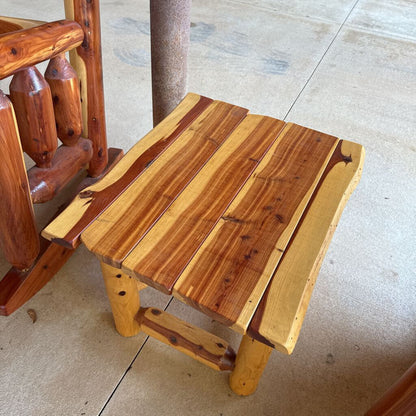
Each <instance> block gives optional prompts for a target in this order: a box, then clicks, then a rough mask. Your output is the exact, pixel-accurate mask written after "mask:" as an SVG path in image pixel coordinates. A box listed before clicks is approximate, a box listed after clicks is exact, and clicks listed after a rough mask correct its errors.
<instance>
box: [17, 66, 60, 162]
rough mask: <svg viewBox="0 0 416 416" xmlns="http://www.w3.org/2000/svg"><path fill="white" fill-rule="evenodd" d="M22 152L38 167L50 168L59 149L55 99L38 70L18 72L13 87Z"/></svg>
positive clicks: (31, 68) (33, 68)
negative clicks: (53, 100) (53, 102)
mask: <svg viewBox="0 0 416 416" xmlns="http://www.w3.org/2000/svg"><path fill="white" fill-rule="evenodd" d="M10 99H11V100H12V103H13V107H14V111H15V113H16V118H17V124H18V125H19V132H20V140H21V141H22V147H23V150H24V151H25V152H26V153H27V154H28V155H29V156H30V157H31V158H32V159H33V161H34V162H35V163H36V166H38V167H40V168H49V167H51V164H52V158H53V156H54V154H55V152H56V149H57V148H58V139H57V136H56V126H55V115H54V111H53V104H52V95H51V90H50V88H49V85H48V83H47V82H46V81H45V79H44V78H43V76H42V75H41V73H40V72H39V71H38V69H37V68H36V67H30V68H28V69H24V70H22V71H19V72H18V73H17V74H15V75H14V76H13V79H12V81H11V83H10Z"/></svg>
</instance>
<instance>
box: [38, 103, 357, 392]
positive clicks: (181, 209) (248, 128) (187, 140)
mask: <svg viewBox="0 0 416 416" xmlns="http://www.w3.org/2000/svg"><path fill="white" fill-rule="evenodd" d="M191 98H194V97H191ZM181 111H183V108H182V110H181ZM171 117H177V114H176V111H174V112H173V113H172V114H171ZM233 117H234V124H235V126H234V128H230V120H231V119H232V118H233ZM236 117H237V118H239V119H238V120H237V119H236ZM227 118H228V120H227ZM168 126H169V125H168ZM227 129H228V130H229V131H228V132H227ZM171 130H172V126H169V128H167V129H166V130H165V128H164V127H163V122H162V123H161V124H159V125H158V126H157V127H156V128H155V129H154V130H153V134H155V135H156V134H157V135H159V137H156V136H153V138H152V140H153V141H152V142H151V143H154V142H156V143H158V140H160V137H163V136H164V135H166V134H169V133H170V132H171ZM150 137H152V136H150ZM145 139H146V138H145ZM145 139H143V140H145ZM150 148H151V147H150ZM136 150H137V149H136ZM145 153H146V152H145ZM127 156H128V155H127ZM134 157H136V158H137V157H138V156H137V153H134ZM138 159H140V156H139V157H138ZM363 159H364V151H363V149H362V147H361V146H360V145H356V144H354V143H351V142H347V141H340V140H339V139H338V138H336V137H333V136H330V135H328V134H324V133H321V132H318V131H315V130H311V129H308V128H306V127H302V126H298V125H295V124H291V123H289V124H286V125H285V126H284V122H282V121H279V120H275V119H272V118H270V117H262V116H253V115H246V110H244V109H241V108H239V107H233V106H230V105H226V104H225V103H221V102H218V101H214V102H213V103H210V104H208V107H207V108H206V110H205V111H204V112H203V113H202V114H201V115H200V116H199V117H198V118H196V120H195V121H194V122H193V123H191V124H189V125H188V127H187V129H186V130H185V131H183V133H182V134H181V135H180V136H179V137H178V138H177V139H176V140H175V142H174V143H173V144H172V145H171V146H170V147H169V148H167V150H166V151H165V152H164V153H163V154H162V155H161V156H160V157H159V158H158V159H156V160H155V161H154V162H153V163H152V164H151V166H150V167H149V168H148V169H147V170H146V171H145V173H144V174H143V175H141V176H137V178H136V179H134V180H133V181H132V182H131V183H130V186H129V187H128V188H127V187H126V188H124V190H123V191H122V192H120V194H119V196H118V197H117V199H116V200H115V201H114V202H113V201H112V204H111V205H110V206H109V207H108V208H107V209H105V210H103V213H102V214H101V215H99V216H98V217H97V218H96V219H95V221H94V222H93V223H92V224H91V225H90V226H88V228H87V229H86V230H85V231H83V232H82V235H81V239H82V241H83V242H85V244H86V246H87V247H88V248H89V249H90V250H91V251H92V252H94V253H95V254H96V255H97V257H99V258H100V259H101V260H105V262H108V263H109V264H112V265H117V266H118V268H121V269H122V270H123V271H124V272H126V274H128V275H131V274H133V275H134V276H136V277H137V278H138V279H139V280H141V281H143V282H144V283H145V284H147V285H149V286H153V287H156V288H157V289H159V290H162V291H164V292H169V291H170V290H172V293H173V294H174V296H176V297H177V298H179V299H181V300H182V301H183V302H185V303H187V304H189V305H191V306H193V307H195V308H197V309H199V310H201V311H202V312H204V313H205V314H206V315H208V316H210V317H212V318H214V319H216V320H217V321H219V322H222V323H223V324H225V325H227V326H230V327H231V328H232V329H233V330H234V331H237V332H240V333H243V334H245V336H244V337H243V340H242V343H241V346H240V350H239V353H238V355H237V360H236V367H235V370H234V371H233V374H232V376H231V378H230V385H231V387H232V389H233V390H234V391H235V392H236V393H238V394H241V395H248V394H251V393H253V392H254V391H255V389H256V387H257V383H258V381H259V378H260V376H261V373H262V371H263V369H264V367H265V365H266V363H267V360H268V357H269V355H270V352H271V350H272V348H273V347H274V348H276V349H279V350H280V351H283V352H286V353H290V352H291V350H292V349H293V346H294V344H295V342H296V339H297V335H298V331H299V329H300V323H301V322H302V320H303V317H304V314H305V311H306V306H307V303H308V301H309V297H310V292H311V288H312V286H313V283H314V281H315V279H316V274H317V271H318V270H319V266H320V264H321V262H322V258H323V255H324V254H325V250H326V248H327V246H328V244H329V240H330V237H331V236H332V233H333V230H334V229H335V227H336V224H337V222H338V219H339V216H340V213H341V211H342V209H343V207H344V205H345V203H346V200H347V199H348V196H349V195H350V194H351V192H352V190H353V189H354V187H355V186H356V184H357V183H358V180H359V178H360V176H361V168H362V163H363ZM132 163H133V162H132V160H126V163H125V164H124V159H123V160H122V161H121V162H120V164H119V168H120V169H121V170H123V169H128V167H129V166H131V164H132ZM117 178H118V176H115V179H116V180H117ZM114 184H117V182H114ZM106 186H108V184H107V183H106ZM86 196H87V197H90V195H86ZM71 206H73V207H76V206H78V208H79V207H80V204H78V202H75V203H74V204H72V205H71ZM70 208H71V207H70ZM81 215H82V214H81ZM80 221H82V217H81V218H80V217H79V215H78V214H77V213H76V212H75V211H70V210H68V213H66V214H65V215H63V216H62V217H61V218H58V219H57V220H56V221H55V222H54V223H53V224H51V226H50V227H48V229H47V230H46V232H45V235H49V237H50V238H57V237H58V238H60V235H65V231H64V232H63V231H62V228H64V229H68V227H73V224H76V223H77V222H80ZM54 230H56V231H57V233H55V232H54ZM64 242H66V240H64ZM132 248H133V249H132ZM131 249H132V250H131ZM125 256H127V257H125ZM124 257H125V259H124V260H123V258H124ZM276 269H277V273H275V272H276ZM116 270H117V269H116ZM292 275H294V276H292ZM270 282H271V283H270ZM269 283H270V284H269ZM265 291H267V292H266V296H264V293H265ZM259 305H260V306H259ZM152 311H153V312H152ZM256 311H257V312H256ZM130 315H131V313H130ZM253 315H254V319H253V320H252V318H253ZM164 316H165V313H164V312H162V311H158V310H156V309H153V308H150V309H146V310H141V312H140V313H139V318H138V319H139V322H140V324H141V325H142V329H143V330H144V331H145V332H146V333H148V334H149V335H152V336H154V337H156V338H158V339H161V340H162V341H163V342H165V343H167V344H169V343H170V344H172V343H173V344H175V343H177V344H178V345H177V346H176V347H177V348H178V349H181V348H183V349H184V350H185V351H184V352H186V353H188V352H189V351H194V347H191V348H186V347H184V345H188V341H189V340H188V338H187V336H183V334H184V333H186V332H187V328H188V326H187V325H186V324H183V323H178V328H179V327H181V328H182V327H183V330H182V329H181V330H178V331H175V330H174V329H173V328H175V327H176V318H171V317H169V318H166V323H164V324H162V323H161V322H157V325H156V321H157V320H159V319H162V317H164ZM168 321H169V322H168ZM251 321H252V324H251V326H250V327H249V325H250V322H251ZM297 321H299V322H300V323H297ZM178 322H180V321H178ZM280 322H281V323H282V326H283V330H282V327H281V326H279V323H280ZM247 332H248V333H247ZM172 337H173V338H172ZM172 339H174V341H173V342H172ZM178 339H179V340H180V342H179V341H178ZM191 344H192V345H193V344H194V343H191ZM179 347H180V348H179ZM186 350H189V351H188V352H187V351H186ZM189 355H191V356H192V354H189ZM197 355H198V354H197ZM194 358H196V359H199V358H200V357H195V356H194Z"/></svg>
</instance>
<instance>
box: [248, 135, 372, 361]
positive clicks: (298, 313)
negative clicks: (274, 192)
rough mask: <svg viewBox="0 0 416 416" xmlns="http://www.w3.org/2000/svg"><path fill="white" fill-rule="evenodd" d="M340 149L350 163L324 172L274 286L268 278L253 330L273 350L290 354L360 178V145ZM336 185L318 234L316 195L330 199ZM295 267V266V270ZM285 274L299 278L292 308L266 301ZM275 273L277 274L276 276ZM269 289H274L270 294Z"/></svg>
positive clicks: (348, 144) (276, 291)
mask: <svg viewBox="0 0 416 416" xmlns="http://www.w3.org/2000/svg"><path fill="white" fill-rule="evenodd" d="M341 152H342V154H343V155H346V156H351V154H352V156H353V165H349V164H347V165H346V164H344V162H340V163H338V164H337V165H335V166H334V167H333V168H332V169H331V170H330V171H329V173H328V175H327V176H326V177H325V179H324V180H323V182H322V185H321V186H320V187H319V190H318V192H317V194H316V195H315V196H314V200H313V202H312V204H311V206H310V207H309V209H308V215H307V217H306V219H305V220H304V221H303V222H302V224H301V225H300V227H299V229H298V230H297V232H296V236H295V239H294V241H293V242H292V246H291V250H292V251H289V252H288V253H286V254H285V257H284V258H283V260H282V262H281V264H280V265H279V269H278V270H277V272H276V273H275V275H274V279H276V282H277V283H276V284H275V285H274V284H273V281H272V283H271V286H270V288H269V289H270V292H269V294H268V298H267V300H268V303H266V307H265V311H264V312H263V316H264V315H266V314H268V315H269V318H268V321H269V323H267V324H264V325H263V326H262V323H261V324H260V328H257V330H256V331H258V332H259V335H260V338H263V339H264V340H265V341H266V342H269V343H270V344H272V345H273V346H274V348H275V349H277V350H278V351H280V352H282V353H285V354H291V353H292V352H293V349H294V347H295V345H296V342H297V339H298V337H299V333H300V329H301V326H302V323H303V320H304V318H305V314H306V310H307V307H308V304H309V300H310V297H311V295H312V290H313V286H314V284H315V281H316V279H317V276H318V273H319V269H320V267H321V264H322V261H323V259H324V256H325V254H326V251H327V249H328V247H329V243H330V241H331V239H332V236H333V234H334V232H335V229H336V225H337V223H338V221H339V219H340V217H341V214H342V211H343V209H344V207H345V205H346V203H347V201H348V199H349V197H350V196H351V194H352V192H353V191H354V189H355V188H356V186H357V184H358V182H359V180H360V177H361V172H362V166H363V163H364V157H365V151H364V148H363V147H362V146H360V145H357V144H355V143H351V142H347V141H345V140H344V141H342V144H341ZM345 167H346V168H348V169H351V171H350V173H349V174H348V172H341V176H340V172H339V171H340V170H342V169H344V168H345ZM340 181H341V182H340ZM342 183H343V185H342ZM340 184H341V186H342V187H343V188H341V190H340V191H339V195H338V196H337V197H335V199H331V200H334V201H338V202H337V203H336V204H337V205H336V206H334V207H333V208H332V212H331V211H328V207H327V208H326V209H325V210H324V211H325V213H328V212H330V218H329V219H328V220H327V222H328V224H327V225H326V226H324V227H323V228H322V225H321V226H320V227H319V229H317V233H318V234H317V233H316V232H311V226H313V222H312V221H313V218H315V217H317V216H318V213H319V211H321V210H322V208H321V204H320V197H321V200H322V198H324V197H325V195H326V196H331V197H332V198H334V195H333V190H334V186H336V185H338V186H340ZM330 209H331V208H330ZM326 215H328V214H326ZM317 226H319V224H318V225H315V227H317ZM311 235H314V241H313V242H311V241H310V237H309V239H308V236H311ZM319 235H321V237H319ZM319 241H321V242H319ZM317 242H318V243H317ZM316 244H319V247H316V248H315V251H316V253H315V252H314V253H313V255H311V256H309V257H308V259H309V260H308V264H306V265H305V264H303V265H302V266H301V263H302V261H303V263H304V262H305V258H306V256H305V252H308V251H309V252H310V251H311V249H312V248H313V246H314V245H315V246H316ZM300 253H303V255H302V259H299V258H297V256H299V255H300ZM296 268H298V270H297V269H296ZM296 270H297V271H296ZM288 273H289V274H288ZM285 275H286V276H287V278H290V276H293V278H294V279H295V276H299V279H300V280H298V283H297V286H298V288H300V289H298V290H297V293H298V294H297V295H296V299H299V301H296V306H295V308H294V309H293V307H292V308H291V307H290V304H291V303H290V299H282V300H280V302H279V305H281V306H276V305H275V302H273V301H272V300H270V299H273V297H275V296H276V295H277V294H278V293H279V290H281V289H280V285H282V284H283V283H284V281H285V279H284V276H285ZM279 276H281V277H280V278H279ZM273 291H275V292H274V293H273ZM299 291H302V293H300V294H299ZM292 295H293V294H292ZM288 296H289V295H288ZM283 304H285V305H283ZM268 305H269V308H268ZM273 316H279V319H278V320H277V319H273V318H272V317H273ZM248 333H249V334H250V335H251V336H254V337H256V335H257V334H254V333H252V332H251V331H250V329H249V331H248ZM260 338H259V339H260Z"/></svg>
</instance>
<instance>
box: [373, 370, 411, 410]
mask: <svg viewBox="0 0 416 416" xmlns="http://www.w3.org/2000/svg"><path fill="white" fill-rule="evenodd" d="M415 414H416V362H415V363H414V364H413V365H412V366H411V367H410V368H409V369H408V370H407V371H406V372H405V373H404V374H403V376H402V377H400V379H399V380H398V381H397V382H396V383H395V384H393V386H391V387H390V388H389V389H388V390H387V392H386V393H385V394H384V395H383V396H382V397H381V398H380V399H379V400H378V401H377V402H376V403H375V404H374V405H373V406H372V407H371V409H370V410H369V411H368V412H367V413H366V414H365V416H413V415H415Z"/></svg>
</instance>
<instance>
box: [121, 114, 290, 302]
mask: <svg viewBox="0 0 416 416" xmlns="http://www.w3.org/2000/svg"><path fill="white" fill-rule="evenodd" d="M266 119H267V120H268V121H272V122H273V123H272V125H273V128H271V127H270V125H271V124H268V128H267V130H266V129H265V130H264V132H263V134H262V136H263V139H262V140H261V141H257V142H256V141H254V140H253V141H252V142H251V144H249V145H248V146H246V148H245V149H244V150H242V149H241V150H238V149H240V146H241V143H242V142H243V140H244V138H245V137H250V135H251V134H252V133H253V131H255V130H256V129H257V128H259V126H261V125H262V123H263V122H264V121H265V120H266ZM279 125H280V126H281V128H283V125H284V122H280V121H278V120H273V119H271V118H267V117H263V116H258V115H252V114H247V115H246V116H245V118H244V119H243V120H242V121H241V122H240V123H239V124H238V125H237V126H236V127H235V129H234V130H233V131H232V132H231V133H230V134H229V136H228V138H227V139H226V140H225V142H224V143H223V144H222V145H221V150H220V151H217V152H216V153H215V154H213V155H212V157H211V158H210V159H209V160H208V161H207V162H206V164H205V165H204V166H203V167H201V170H200V171H199V172H198V173H197V174H196V175H195V177H194V178H193V179H192V181H191V182H190V183H189V184H188V185H187V187H186V188H185V189H184V190H183V191H182V192H181V194H180V195H178V197H177V198H176V200H175V201H174V202H173V203H172V204H171V206H170V207H168V208H167V210H166V211H165V212H164V214H163V215H162V216H161V217H160V218H159V219H158V221H157V222H156V223H155V224H154V225H153V227H152V228H151V229H150V230H149V232H148V233H146V235H145V236H144V237H143V239H141V241H140V242H139V243H138V244H137V245H136V247H135V248H133V249H132V250H131V251H130V253H129V254H128V256H127V257H126V258H125V260H124V261H123V265H122V267H123V269H125V270H129V269H130V270H131V271H130V273H132V274H134V275H135V276H136V277H137V278H138V279H140V280H143V281H144V282H146V283H148V284H149V286H153V287H155V288H156V289H158V290H160V291H162V292H163V293H166V294H170V293H171V290H172V287H174V285H175V279H174V278H173V279H170V278H164V279H160V277H161V276H163V275H164V273H160V274H158V272H157V271H155V270H151V268H148V269H147V270H146V269H145V271H144V272H143V269H142V264H141V261H142V259H146V258H147V257H151V256H152V253H157V252H158V247H163V245H164V239H165V238H166V236H168V235H169V234H171V233H175V234H176V232H175V230H174V227H175V219H178V218H182V216H183V222H181V226H182V225H183V226H185V227H184V228H185V229H186V228H187V224H189V221H188V220H189V217H188V215H187V214H186V213H187V212H189V211H190V210H191V207H195V208H196V209H199V207H200V206H204V204H200V203H199V201H200V199H201V197H202V195H203V194H204V192H205V191H204V190H207V191H208V194H209V193H210V191H211V189H215V187H211V189H209V190H208V187H209V183H210V182H211V183H212V180H213V179H214V178H216V177H219V176H220V175H226V174H227V172H228V174H232V170H231V168H232V167H233V166H234V172H235V171H236V170H238V173H233V176H234V179H236V178H238V180H236V181H235V184H237V185H238V186H237V187H234V189H233V190H232V189H229V190H228V192H227V193H221V194H220V195H221V196H219V194H218V192H217V193H216V199H218V200H221V199H224V200H227V201H228V202H227V204H226V205H224V206H223V207H222V209H221V210H217V209H215V211H216V216H215V217H211V218H209V216H208V217H207V216H206V214H208V212H209V211H210V210H208V209H207V210H204V211H198V213H194V214H193V215H195V217H198V220H197V221H196V222H195V223H193V225H192V228H193V230H192V232H190V233H189V234H188V236H186V237H185V236H184V235H183V236H184V238H183V240H181V239H179V240H178V241H177V242H176V244H175V243H173V244H172V240H171V241H169V244H168V247H167V248H166V250H167V252H165V258H166V265H167V264H168V263H169V265H170V266H169V267H168V269H170V270H169V271H168V272H167V273H166V276H169V275H170V276H173V277H175V276H179V274H180V270H181V269H182V268H183V267H185V266H186V263H185V264H182V263H181V262H178V261H177V260H176V259H175V254H174V250H175V251H176V250H177V251H176V253H179V252H180V251H181V250H180V249H179V247H180V245H181V244H182V242H185V241H186V239H187V238H188V237H189V236H192V235H194V233H195V231H197V234H198V235H199V236H203V235H204V233H203V232H201V228H200V226H201V224H202V223H205V225H206V224H208V223H209V224H211V226H212V227H214V226H215V223H216V222H217V221H218V220H219V218H220V217H221V215H222V214H223V212H224V211H225V210H226V209H227V206H228V205H229V204H230V203H231V200H232V199H233V197H234V196H235V194H236V193H237V192H238V190H239V189H240V188H241V187H242V186H243V184H244V183H245V182H246V181H247V180H248V178H249V176H250V171H251V172H252V171H253V170H254V169H255V166H257V165H258V163H259V160H256V158H257V159H260V158H261V156H262V155H263V154H265V153H266V152H267V148H268V147H269V146H270V145H271V142H273V139H275V138H276V136H277V132H278V128H279V127H278V126H279ZM266 131H267V134H266ZM273 132H274V133H273ZM266 136H268V137H269V139H267V140H266V139H265V137H266ZM253 143H257V145H256V146H255V147H253ZM265 143H266V144H265ZM250 149H251V151H250ZM261 149H262V150H261ZM247 151H248V152H249V153H247ZM253 157H254V159H252V158H253ZM230 159H231V160H230ZM248 159H252V160H251V163H253V161H255V165H254V164H252V166H251V168H250V169H247V165H246V167H244V168H242V169H239V165H238V163H241V162H244V163H245V161H247V160H248ZM238 161H240V162H238ZM244 172H245V174H243V173H244ZM231 183H232V181H228V185H229V184H231ZM206 196H207V194H204V198H205V199H206ZM214 206H215V204H214ZM192 211H193V209H192ZM178 235H181V233H178ZM198 238H199V237H197V238H195V239H194V242H197V241H199V240H198ZM180 240H181V241H180ZM199 243H202V241H200V242H199ZM172 248H173V250H172ZM197 248H198V245H196V246H194V248H193V250H192V251H196V250H197ZM187 250H188V248H187ZM172 254H173V256H172ZM176 258H177V257H176ZM151 263H154V262H153V261H152V262H151ZM155 263H158V261H156V262H155ZM173 264H175V265H179V266H180V267H179V268H178V269H176V271H174V272H172V270H173V268H172V267H171V266H172V265H173ZM164 269H165V271H166V268H164ZM141 272H143V273H144V275H142V274H141Z"/></svg>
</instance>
